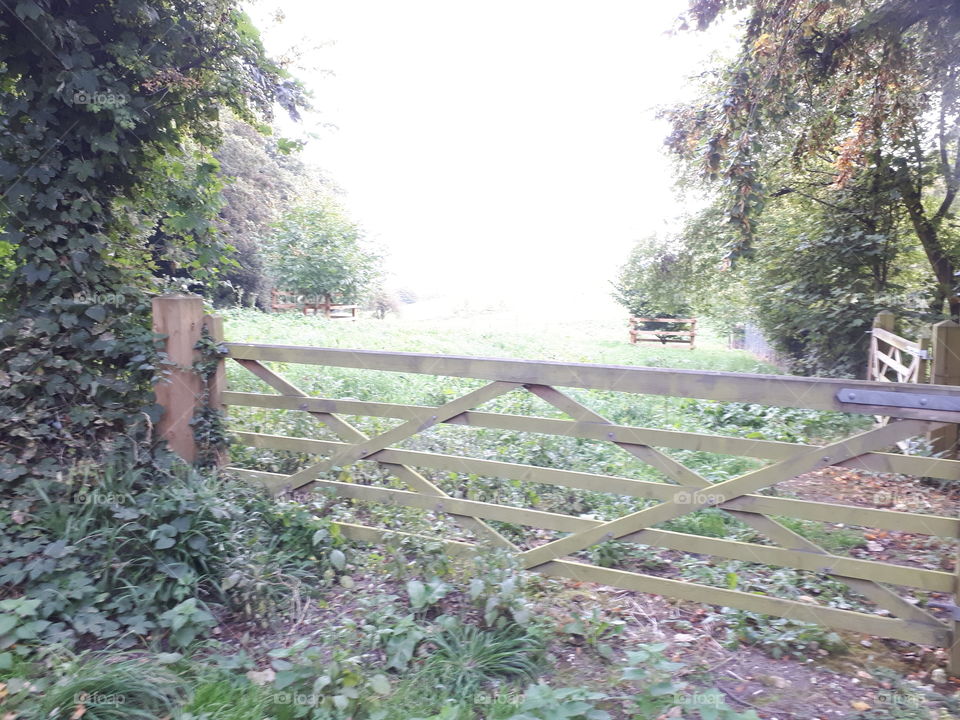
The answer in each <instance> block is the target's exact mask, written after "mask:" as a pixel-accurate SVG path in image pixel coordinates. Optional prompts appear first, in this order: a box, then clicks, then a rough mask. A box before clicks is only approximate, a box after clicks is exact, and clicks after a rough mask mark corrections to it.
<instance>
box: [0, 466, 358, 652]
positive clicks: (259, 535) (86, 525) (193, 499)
mask: <svg viewBox="0 0 960 720" xmlns="http://www.w3.org/2000/svg"><path fill="white" fill-rule="evenodd" d="M63 483H64V484H65V486H66V488H67V490H68V492H67V493H66V494H65V495H64V497H65V500H63V501H61V500H60V499H59V497H58V498H57V499H53V498H50V497H48V496H46V495H42V494H41V495H40V496H39V497H38V498H37V499H36V500H35V501H34V502H33V503H32V504H31V505H30V506H29V507H27V508H25V509H23V510H13V511H11V510H9V509H5V510H0V563H2V564H3V567H2V568H0V583H2V584H3V585H4V586H6V588H7V592H8V593H9V594H11V595H12V596H13V597H10V598H8V599H7V600H6V601H4V605H3V606H0V610H2V611H3V615H0V645H3V646H4V647H9V646H11V645H14V643H16V649H17V652H19V653H21V654H27V653H29V652H30V648H31V647H32V646H35V645H38V644H40V643H49V642H55V641H62V642H67V643H71V642H73V641H75V640H77V639H79V638H88V639H90V638H96V639H100V640H107V639H109V640H111V641H112V642H113V643H114V644H117V645H118V646H120V647H129V646H131V645H133V644H134V643H135V642H136V641H137V638H138V637H141V638H144V637H147V636H154V637H155V636H156V635H157V634H162V635H164V636H166V637H168V638H169V639H170V640H171V641H172V642H173V644H175V645H177V646H182V645H185V644H188V643H189V642H191V641H193V640H194V639H196V638H198V637H202V636H203V635H204V634H205V632H206V630H207V629H209V628H210V627H212V626H213V624H214V618H213V615H212V614H211V612H210V609H211V606H216V607H217V608H219V609H220V611H221V612H230V611H234V612H244V611H247V612H248V613H253V612H260V611H270V612H274V613H282V612H283V610H284V607H285V606H286V605H287V603H288V602H289V598H290V592H289V589H288V587H285V586H284V585H283V583H282V580H283V579H284V578H288V579H289V578H292V579H293V580H296V579H298V578H308V579H310V580H311V582H312V583H313V584H316V585H318V586H319V585H321V584H322V582H323V576H324V574H325V572H326V571H327V570H330V572H331V573H333V572H334V571H333V570H332V569H331V562H330V561H331V557H332V553H333V552H334V551H335V550H336V546H337V545H340V544H342V543H341V541H340V539H339V537H337V536H336V535H335V533H334V532H333V531H331V530H329V529H328V528H329V527H330V526H329V523H326V522H325V521H321V520H318V519H316V518H314V517H312V516H310V517H309V521H308V520H307V519H304V518H301V517H300V516H299V515H296V514H295V513H294V512H293V511H291V510H289V509H287V508H286V507H285V506H283V505H277V504H275V503H274V502H273V501H272V500H271V499H269V498H268V497H267V496H266V495H265V494H263V493H262V492H259V491H257V490H254V489H253V488H251V487H249V486H246V485H244V484H242V483H239V482H237V481H235V480H232V479H230V478H229V477H217V476H214V475H211V474H201V473H198V472H197V471H194V470H192V469H189V468H186V467H184V466H176V465H175V466H172V467H171V468H170V469H168V470H165V471H164V470H160V469H158V468H156V467H152V468H150V469H147V468H142V467H140V468H138V467H136V465H135V464H134V463H133V462H132V461H131V460H130V459H129V458H126V457H122V456H117V457H114V458H113V459H112V460H108V462H107V464H106V465H105V466H104V467H103V468H97V469H95V468H93V467H90V466H87V467H85V468H79V469H76V470H75V471H74V472H72V473H69V474H68V475H67V476H66V477H65V478H64V480H63ZM299 512H306V511H304V510H300V511H299ZM291 525H292V526H293V527H291ZM337 552H342V551H337ZM328 577H329V575H328ZM265 578H266V579H267V581H264V579H265ZM0 650H3V647H0Z"/></svg>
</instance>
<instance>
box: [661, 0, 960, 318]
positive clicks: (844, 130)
mask: <svg viewBox="0 0 960 720" xmlns="http://www.w3.org/2000/svg"><path fill="white" fill-rule="evenodd" d="M738 12H739V13H743V14H744V17H743V20H742V23H741V26H740V27H741V31H740V49H739V52H738V53H737V55H736V57H735V58H733V59H732V60H731V61H730V62H728V63H726V64H724V65H722V66H720V67H717V68H712V69H711V70H710V71H709V72H708V73H706V74H705V76H704V78H705V79H704V83H703V94H702V97H701V99H700V100H698V101H697V102H694V103H691V104H686V105H682V106H679V107H675V108H672V109H670V110H669V111H668V112H667V116H668V118H669V119H670V121H671V122H672V125H673V130H672V133H671V135H670V137H669V139H668V145H669V147H670V148H671V149H672V150H673V151H674V152H675V153H676V154H677V155H678V156H679V157H680V158H682V159H683V160H684V161H685V163H686V167H687V169H688V171H689V172H690V173H691V177H698V178H705V179H707V180H709V181H710V182H711V183H714V184H715V185H716V186H718V187H720V188H722V193H723V197H724V199H725V204H726V207H727V212H728V214H729V216H730V217H731V219H732V220H733V221H734V222H735V223H736V224H737V225H738V227H739V228H740V230H741V233H740V234H739V236H738V237H737V238H735V239H734V241H733V242H732V244H731V247H730V248H729V251H730V255H731V257H734V258H736V257H738V256H741V255H743V254H744V253H748V252H750V251H751V250H752V249H753V247H754V244H755V241H756V240H757V237H758V233H759V232H760V226H759V225H758V219H759V217H760V216H761V215H762V214H763V213H764V212H766V211H767V210H769V209H770V208H771V206H773V205H775V204H776V203H777V202H780V201H781V200H782V199H784V198H789V197H791V196H802V197H804V198H808V199H810V200H811V201H813V202H815V203H818V204H821V205H822V206H823V207H825V208H829V209H830V210H831V212H832V213H833V214H834V215H836V216H838V217H840V216H844V217H846V218H848V220H849V222H851V223H853V224H855V225H856V226H857V227H858V228H860V229H861V230H862V231H863V232H865V233H868V234H874V235H877V234H883V232H884V231H883V226H884V224H885V223H887V220H888V219H889V216H890V214H891V213H892V214H893V215H895V216H897V217H898V218H899V217H902V218H903V219H904V220H905V221H906V223H907V224H908V226H909V229H910V233H908V234H907V233H900V234H899V236H898V237H899V239H900V240H902V241H903V242H904V243H917V244H918V245H919V247H920V248H921V249H922V251H923V253H924V256H925V258H926V260H927V263H928V265H929V278H930V282H929V285H930V298H929V306H930V309H931V310H932V311H933V312H942V311H943V310H944V305H945V303H947V304H948V307H949V312H950V314H951V315H952V316H954V317H958V316H960V299H958V297H957V295H958V293H957V291H956V287H955V285H956V278H955V273H956V270H957V267H958V263H960V243H958V236H957V226H956V223H955V221H954V218H953V215H952V209H953V207H954V201H955V199H956V195H957V191H958V188H960V132H958V131H960V101H958V99H960V95H958V85H957V80H958V73H960V56H958V55H957V52H956V48H957V47H958V44H960V3H958V2H955V1H950V2H930V1H929V0H869V1H868V0H861V1H858V2H838V3H826V2H819V0H776V1H775V2H759V0H741V1H738V2H727V1H725V0H693V2H691V4H690V8H689V12H688V13H687V15H686V18H685V22H686V24H687V26H688V27H689V26H692V27H695V28H697V29H700V30H703V29H706V28H708V27H710V26H711V25H712V24H714V23H715V21H716V20H717V19H718V18H719V17H721V16H724V15H728V14H733V13H738Z"/></svg>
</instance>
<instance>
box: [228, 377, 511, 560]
mask: <svg viewBox="0 0 960 720" xmlns="http://www.w3.org/2000/svg"><path fill="white" fill-rule="evenodd" d="M235 360H236V362H238V363H239V364H240V365H242V366H243V367H244V368H246V369H247V370H249V371H250V372H252V373H253V374H254V375H256V376H257V377H259V378H260V379H261V380H263V381H264V382H265V383H267V384H268V385H269V386H270V387H272V388H274V389H275V390H277V391H278V392H280V393H281V394H282V395H287V396H292V397H303V398H305V397H309V395H307V394H306V393H305V392H303V391H302V390H301V389H300V388H298V387H296V386H295V385H293V384H292V383H290V382H288V381H287V380H286V379H284V378H283V377H281V376H280V375H278V374H277V373H275V372H274V371H273V370H271V369H270V368H268V367H266V366H265V365H263V364H261V363H260V362H258V361H256V360H243V359H237V358H235ZM461 399H462V398H461ZM307 414H308V415H309V416H310V417H312V418H313V419H314V420H316V421H318V422H319V423H320V424H322V425H326V426H327V427H329V428H330V429H331V430H332V431H333V432H334V434H336V435H337V436H338V437H339V438H340V439H341V440H342V441H343V442H352V443H356V444H360V443H364V442H366V441H367V440H368V438H367V436H366V435H364V434H363V433H362V432H360V431H359V430H358V429H357V428H355V427H354V426H353V425H351V424H350V423H349V422H347V421H346V420H344V419H343V418H341V417H340V416H339V415H335V414H334V413H325V412H314V411H307ZM378 462H379V461H378ZM379 464H380V465H382V466H383V467H384V468H385V469H387V470H388V471H389V472H391V473H392V474H393V475H395V476H396V477H397V478H399V479H400V480H402V481H404V482H406V483H407V485H409V486H410V487H411V488H412V489H413V490H415V491H416V492H418V493H422V494H424V495H431V496H435V497H438V498H447V497H450V496H449V495H447V494H446V493H445V492H444V491H443V490H441V489H440V488H439V487H437V486H436V485H434V484H433V483H432V482H430V481H429V480H427V479H426V478H425V477H423V476H422V475H421V474H420V473H418V472H417V471H416V470H414V469H412V468H410V467H407V466H406V465H399V464H396V463H387V462H380V463H379ZM284 480H285V481H286V482H285V483H284V484H283V486H282V488H280V487H277V488H271V489H272V490H274V492H276V491H279V490H281V489H286V490H294V489H297V488H298V487H303V486H304V485H308V484H310V482H311V481H310V480H307V481H305V482H303V483H301V484H300V485H298V486H292V485H291V484H290V482H289V480H290V476H288V477H286V478H284ZM451 514H452V516H453V519H454V521H455V522H456V523H457V524H458V525H460V527H462V528H464V529H466V530H469V531H471V532H474V533H476V534H477V535H479V536H481V537H484V538H486V539H487V540H488V541H490V542H491V543H492V544H493V545H495V546H497V547H501V548H506V549H508V550H514V551H516V550H517V549H518V548H517V546H516V545H514V544H513V543H512V542H510V541H509V540H508V539H507V538H505V537H504V536H503V535H501V534H500V533H498V532H497V531H496V530H494V529H493V528H492V527H490V526H489V525H488V524H487V523H486V522H484V521H483V520H481V519H480V518H475V517H472V516H469V515H457V514H455V513H451Z"/></svg>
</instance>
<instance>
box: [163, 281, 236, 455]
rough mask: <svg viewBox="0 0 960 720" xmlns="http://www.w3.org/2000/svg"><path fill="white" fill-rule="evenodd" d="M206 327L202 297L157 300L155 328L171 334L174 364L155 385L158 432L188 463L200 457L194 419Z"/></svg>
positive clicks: (169, 344)
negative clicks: (199, 345) (201, 342)
mask: <svg viewBox="0 0 960 720" xmlns="http://www.w3.org/2000/svg"><path fill="white" fill-rule="evenodd" d="M202 327H203V298H201V297H200V296H198V295H185V294H174V295H163V296H161V297H155V298H154V299H153V331H154V332H155V333H159V334H161V335H166V336H167V339H166V341H165V347H164V349H165V350H166V353H167V356H168V358H169V360H170V362H172V363H174V364H173V366H166V367H167V369H168V371H169V373H170V375H169V381H164V382H160V383H157V385H156V388H155V392H156V395H157V403H159V404H160V406H161V407H162V408H163V414H162V415H161V417H160V422H159V424H158V426H157V434H158V435H159V436H160V437H161V438H162V439H164V440H166V441H167V444H168V445H169V447H170V449H171V450H172V451H173V452H175V453H176V454H177V455H179V456H180V457H182V458H183V459H184V460H186V461H187V462H193V461H194V460H195V459H196V456H197V444H196V441H195V440H194V437H193V426H192V425H191V424H190V421H191V420H192V419H193V414H194V410H195V409H196V406H197V403H198V401H199V399H200V396H201V394H202V384H201V382H200V376H199V375H197V373H196V372H195V371H194V370H193V363H194V362H195V361H196V360H197V359H198V357H199V356H198V353H197V350H196V345H197V342H198V341H199V340H200V337H201V329H202ZM221 387H222V385H221Z"/></svg>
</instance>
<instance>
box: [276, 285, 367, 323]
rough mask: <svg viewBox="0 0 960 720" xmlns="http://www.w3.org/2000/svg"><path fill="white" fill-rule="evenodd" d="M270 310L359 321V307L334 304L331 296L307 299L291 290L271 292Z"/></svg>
mask: <svg viewBox="0 0 960 720" xmlns="http://www.w3.org/2000/svg"><path fill="white" fill-rule="evenodd" d="M270 309H271V310H300V311H302V312H303V314H304V315H309V314H310V311H311V310H312V311H313V314H314V315H316V314H318V313H321V312H322V313H323V316H324V317H326V318H330V319H331V320H334V319H338V318H350V319H351V320H356V319H357V310H359V309H360V306H359V305H341V304H338V303H335V302H333V300H332V299H331V298H330V296H329V295H325V296H324V297H323V298H322V299H319V298H317V297H316V296H312V297H310V298H307V297H305V296H304V295H303V294H301V293H293V292H290V291H289V290H276V289H274V290H271V291H270Z"/></svg>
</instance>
